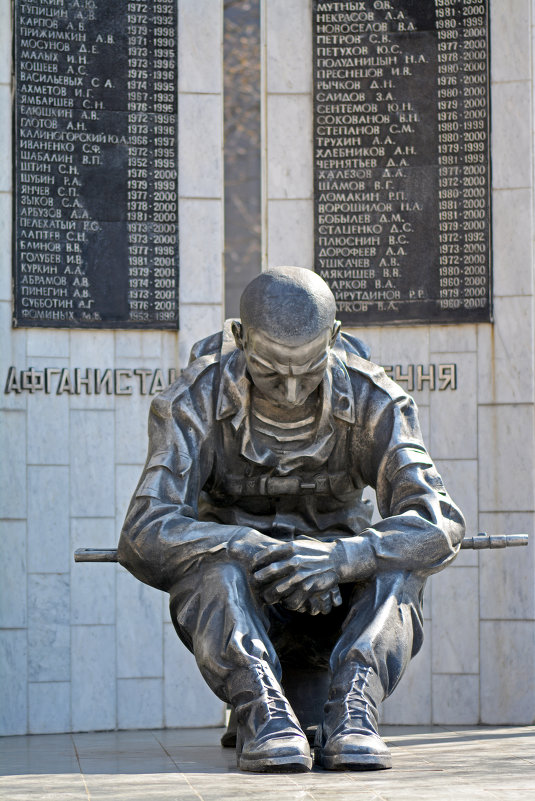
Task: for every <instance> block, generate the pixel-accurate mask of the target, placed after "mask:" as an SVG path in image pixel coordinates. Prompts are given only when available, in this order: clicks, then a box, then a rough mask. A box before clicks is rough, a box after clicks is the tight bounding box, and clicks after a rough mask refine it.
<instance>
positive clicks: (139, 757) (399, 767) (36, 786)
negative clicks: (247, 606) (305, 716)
mask: <svg viewBox="0 0 535 801" xmlns="http://www.w3.org/2000/svg"><path fill="white" fill-rule="evenodd" d="M382 733H383V736H384V737H385V739H386V740H387V741H388V743H389V744H390V746H391V747H392V751H393V764H394V767H393V769H392V770H389V771H380V772H371V773H333V772H326V771H323V770H320V769H317V768H315V769H314V770H313V771H312V772H311V773H309V774H293V775H289V774H286V775H284V774H277V775H256V774H245V773H241V772H239V771H238V770H237V769H236V766H235V754H234V751H233V750H229V749H222V748H220V746H219V736H220V734H221V730H220V729H187V730H184V729H183V730H176V729H167V730H162V731H128V732H101V733H91V734H73V735H69V734H55V735H54V734H49V735H34V736H30V737H5V738H3V739H2V740H0V755H1V756H0V774H1V775H0V799H2V801H4V800H5V801H22V800H23V799H31V800H32V801H34V799H39V801H88V799H95V801H96V800H97V799H98V801H112V800H113V801H137V800H138V799H139V801H141V800H142V801H152V799H157V800H158V801H238V800H239V799H253V798H255V799H258V801H294V799H296V800H299V801H349V799H351V801H374V800H376V801H413V799H426V800H427V799H429V801H442V799H452V801H471V799H474V801H479V800H480V799H487V800H488V801H493V799H500V801H513V800H514V801H524V799H525V801H528V799H529V801H533V800H534V799H535V727H533V726H532V727H522V728H520V727H518V728H516V727H515V728H512V727H507V728H504V727H501V728H493V727H472V728H465V729H463V728H461V727H458V728H455V729H447V728H444V727H433V728H430V727H427V728H422V727H405V728H400V727H394V726H390V727H387V726H385V727H383V730H382Z"/></svg>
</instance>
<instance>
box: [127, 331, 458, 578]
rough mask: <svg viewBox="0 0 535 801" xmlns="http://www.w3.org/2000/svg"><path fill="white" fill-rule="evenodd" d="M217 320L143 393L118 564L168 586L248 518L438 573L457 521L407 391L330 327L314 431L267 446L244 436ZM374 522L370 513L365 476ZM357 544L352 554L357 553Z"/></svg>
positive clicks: (453, 546)
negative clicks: (304, 439) (142, 440)
mask: <svg viewBox="0 0 535 801" xmlns="http://www.w3.org/2000/svg"><path fill="white" fill-rule="evenodd" d="M230 322H231V321H227V324H226V325H225V329H224V330H223V332H220V333H219V334H216V335H214V336H212V337H208V338H207V339H205V340H202V341H201V342H200V343H197V345H195V346H194V348H193V350H192V357H191V360H190V364H189V366H188V368H187V369H186V370H185V371H184V372H183V374H182V376H181V378H179V379H178V381H176V382H175V383H174V384H173V385H172V386H171V387H169V389H167V390H166V391H165V392H163V393H162V394H161V395H158V396H157V397H156V398H155V399H154V400H153V402H152V405H151V410H150V415H149V450H148V456H147V461H146V464H145V467H144V470H143V473H142V475H141V479H140V481H139V484H138V486H137V488H136V490H135V492H134V496H133V498H132V501H131V503H130V507H129V510H128V513H127V516H126V520H125V523H124V526H123V530H122V533H121V539H120V542H119V561H120V562H121V564H123V565H124V566H125V567H126V568H127V569H128V570H130V571H131V572H132V573H133V574H134V575H135V576H136V577H137V578H138V579H140V580H141V581H144V582H146V583H148V584H151V585H152V586H155V587H159V588H160V589H164V590H169V589H170V588H171V587H172V586H173V584H175V583H176V582H177V581H178V580H179V579H180V576H181V575H183V573H184V572H185V571H189V570H194V569H195V565H196V563H198V560H199V559H202V558H205V557H206V556H207V555H210V554H212V555H214V556H215V555H216V554H218V553H222V552H224V551H225V550H226V547H227V544H228V542H229V540H230V539H231V538H232V537H236V536H240V535H241V534H244V533H246V532H247V531H249V530H250V529H251V528H254V529H256V530H258V531H261V532H263V533H265V534H268V535H269V536H271V537H274V538H276V539H289V538H290V539H291V538H296V537H299V536H303V535H306V536H310V537H317V538H321V539H328V540H338V539H343V540H344V544H345V546H346V550H348V551H349V553H350V555H351V558H354V559H364V558H366V559H368V561H369V560H370V558H372V557H373V563H374V569H376V570H389V569H404V570H416V571H421V572H423V573H425V574H429V573H432V572H436V571H437V570H440V569H441V568H442V567H444V566H445V565H446V564H448V563H449V562H450V561H451V560H452V559H453V558H454V556H455V555H456V553H457V550H458V546H459V543H460V541H461V539H462V537H463V535H464V521H463V517H462V514H461V513H460V511H459V509H458V508H457V507H456V506H455V504H454V503H453V502H452V500H451V498H450V497H449V495H448V494H447V492H446V490H445V488H444V485H443V483H442V480H441V478H440V476H439V474H438V472H437V470H436V468H435V466H434V465H433V462H432V460H431V458H430V456H429V454H428V453H427V450H426V448H425V445H424V443H423V440H422V436H421V433H420V428H419V424H418V417H417V410H416V405H415V403H414V401H413V400H412V398H411V397H410V396H409V395H407V394H406V392H404V390H403V389H402V388H400V387H399V386H398V385H397V384H395V383H394V382H392V381H391V380H390V379H389V378H387V376H386V375H385V373H384V371H383V370H382V368H380V367H378V366H377V365H375V364H373V363H372V362H370V361H368V360H367V358H366V357H367V355H368V353H367V350H366V348H365V346H364V345H363V343H361V342H360V341H359V340H357V339H355V338H354V337H350V336H348V335H345V334H342V335H340V336H339V337H338V338H337V341H336V343H335V345H334V347H333V348H332V349H331V351H330V354H329V362H328V367H327V369H326V372H325V376H324V378H323V382H322V384H321V386H320V401H319V403H320V404H321V406H320V408H319V410H318V428H317V434H316V437H315V440H314V442H313V443H312V444H308V445H306V446H305V447H303V448H302V449H294V450H293V451H291V452H289V453H286V454H283V455H282V456H281V455H280V454H278V455H277V454H275V453H273V452H271V451H270V450H269V448H267V447H266V446H261V445H259V443H258V442H255V439H254V437H253V436H252V434H251V421H250V413H251V388H252V384H251V380H250V378H249V375H248V373H247V369H246V363H245V357H244V354H243V352H242V351H241V350H239V349H237V348H236V346H235V343H234V338H233V336H232V333H231V329H230ZM367 486H370V487H372V488H373V489H375V492H376V497H377V506H378V510H379V512H380V514H381V516H382V518H383V519H382V520H380V521H378V522H377V523H374V524H373V525H372V524H371V512H372V508H371V504H370V502H369V501H364V500H363V498H362V492H363V490H364V488H365V487H367ZM363 549H365V551H366V553H364V550H363Z"/></svg>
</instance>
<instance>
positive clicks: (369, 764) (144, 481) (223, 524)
mask: <svg viewBox="0 0 535 801" xmlns="http://www.w3.org/2000/svg"><path fill="white" fill-rule="evenodd" d="M240 311H241V321H237V320H234V321H228V322H227V324H226V325H225V328H224V330H223V331H222V332H220V333H218V334H215V335H213V336H210V337H208V338H206V339H204V340H202V341H201V342H199V343H197V344H196V345H195V346H194V348H193V350H192V355H191V361H190V364H189V366H188V368H187V369H186V370H185V371H184V372H183V374H182V377H181V378H180V379H179V380H178V381H177V382H176V383H175V384H173V385H172V386H171V387H170V388H169V389H167V390H166V391H165V392H163V393H162V394H161V395H159V396H158V397H156V398H155V399H154V401H153V403H152V407H151V411H150V419H149V436H150V444H149V451H148V458H147V462H146V465H145V468H144V470H143V474H142V476H141V479H140V482H139V484H138V486H137V489H136V491H135V493H134V497H133V499H132V501H131V504H130V508H129V511H128V514H127V518H126V521H125V524H124V528H123V531H122V534H121V540H120V543H119V561H120V562H121V564H123V565H124V566H125V567H126V568H127V569H128V570H130V571H131V572H132V573H133V574H134V575H135V576H137V578H138V579H140V580H141V581H144V582H146V583H147V584H150V585H152V586H154V587H158V588H160V589H162V590H165V591H167V592H169V594H170V599H171V600H170V607H171V616H172V619H173V622H174V625H175V627H176V630H177V633H178V636H179V637H180V638H181V640H182V641H183V642H184V643H185V645H186V646H187V647H188V648H189V649H190V650H191V651H192V652H193V654H194V655H195V659H196V661H197V664H198V666H199V669H200V671H201V673H202V675H203V676H204V678H205V680H206V682H207V683H208V685H209V686H210V687H211V689H212V690H213V692H214V693H215V694H216V695H217V696H218V697H219V698H221V699H222V700H223V701H226V702H227V703H228V704H230V705H231V707H232V708H233V709H234V711H235V716H236V720H237V755H238V765H239V767H240V768H241V769H243V770H248V771H265V772H268V771H304V770H308V769H310V768H311V767H312V758H311V753H310V748H309V744H308V741H307V737H306V735H305V732H304V731H303V728H302V726H301V724H300V722H299V720H298V718H297V716H296V714H295V713H294V710H293V709H292V707H291V705H290V703H289V701H288V699H287V697H286V695H285V693H284V690H283V688H282V686H281V678H282V677H283V669H284V670H285V669H286V667H288V670H290V671H293V672H294V674H295V671H299V669H302V670H303V671H304V672H306V671H309V670H311V669H314V668H318V669H320V670H321V669H323V670H328V671H329V673H328V676H329V688H328V698H327V701H326V703H325V707H324V710H323V716H322V722H321V725H320V726H318V730H317V734H316V742H315V750H316V759H317V762H318V764H319V765H322V766H323V767H324V768H326V769H328V770H364V769H381V768H389V767H391V755H390V752H389V750H388V748H387V746H386V744H385V743H384V742H383V740H382V739H381V738H380V737H379V734H378V728H377V719H378V710H379V706H380V704H381V702H382V701H383V699H384V698H386V697H387V696H388V695H390V693H391V692H392V691H393V690H394V688H395V687H396V685H397V683H398V682H399V680H400V678H401V676H402V675H403V672H404V670H405V668H406V667H407V665H408V663H409V660H410V659H411V657H412V656H414V655H415V654H416V653H417V652H418V650H419V649H420V647H421V644H422V619H423V615H422V594H423V590H424V585H425V582H426V579H427V577H428V576H429V575H430V574H432V573H435V572H437V571H439V570H442V569H443V568H444V567H446V566H447V565H448V564H449V563H450V562H451V561H452V560H453V559H454V558H455V556H456V553H457V551H458V548H459V544H460V542H461V540H462V538H463V535H464V521H463V517H462V515H461V513H460V511H459V509H458V508H457V506H455V504H454V503H453V502H452V500H451V498H450V497H449V495H448V494H447V492H446V490H445V488H444V485H443V483H442V480H441V478H440V476H439V474H438V472H437V470H436V468H435V466H434V465H433V462H432V460H431V458H430V457H429V454H428V453H427V450H426V448H425V445H424V443H423V440H422V436H421V433H420V428H419V424H418V416H417V410H416V406H415V404H414V402H413V400H412V398H411V397H410V396H409V395H407V394H406V392H405V391H404V390H403V389H402V388H400V387H399V386H397V385H396V384H395V383H393V382H392V381H390V380H389V379H388V378H387V377H386V375H385V373H384V371H383V370H382V369H381V368H380V367H378V366H377V365H375V364H372V363H371V362H370V361H368V355H369V354H368V351H367V349H366V347H365V346H364V345H363V344H362V343H361V342H360V341H359V340H357V339H356V338H354V337H352V336H349V335H346V334H343V333H341V331H340V323H338V322H337V321H336V319H335V312H336V307H335V301H334V297H333V295H332V293H331V291H330V289H329V288H328V286H327V285H326V284H325V282H324V281H323V280H322V279H321V278H320V277H319V276H318V275H316V274H315V273H314V272H312V271H310V270H305V269H302V268H297V267H282V268H277V269H273V270H269V271H267V272H265V273H262V274H261V275H260V276H258V277H257V278H256V279H255V280H254V281H252V282H251V283H250V284H249V285H248V286H247V287H246V289H245V291H244V293H243V296H242V299H241V309H240ZM367 486H370V487H373V488H374V489H375V492H376V495H377V504H378V509H379V512H380V514H381V516H382V518H383V519H382V520H381V521H379V522H377V523H373V524H372V523H371V504H370V503H369V502H368V501H365V500H363V497H362V493H363V490H364V488H365V487H367ZM320 717H321V715H320Z"/></svg>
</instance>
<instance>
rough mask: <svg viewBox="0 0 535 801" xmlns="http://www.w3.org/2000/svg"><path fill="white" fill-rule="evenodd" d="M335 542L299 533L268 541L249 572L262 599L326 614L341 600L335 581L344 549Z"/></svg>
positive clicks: (337, 577) (339, 571)
mask: <svg viewBox="0 0 535 801" xmlns="http://www.w3.org/2000/svg"><path fill="white" fill-rule="evenodd" d="M336 546H337V543H335V542H322V541H321V540H314V539H311V538H309V537H302V538H299V539H297V540H294V541H292V542H283V543H278V544H277V545H269V546H268V547H266V548H265V549H263V550H262V551H261V552H259V553H258V554H256V556H254V557H253V561H252V572H253V575H254V578H255V580H256V582H257V583H258V585H259V587H260V591H261V594H262V597H263V599H264V601H265V602H266V603H268V604H274V603H282V604H284V606H286V607H288V608H289V609H295V610H305V611H309V612H311V613H312V614H318V613H319V612H322V613H323V614H327V613H328V612H330V611H331V609H332V606H333V605H334V606H338V605H339V604H340V603H341V602H342V599H341V596H340V592H339V590H338V584H339V583H340V576H341V569H342V567H343V559H344V555H345V552H344V551H343V549H342V550H340V549H339V548H337V547H336Z"/></svg>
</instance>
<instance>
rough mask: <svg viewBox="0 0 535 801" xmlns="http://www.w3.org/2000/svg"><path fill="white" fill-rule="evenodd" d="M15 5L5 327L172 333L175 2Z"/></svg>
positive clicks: (82, 0) (51, 0)
mask: <svg viewBox="0 0 535 801" xmlns="http://www.w3.org/2000/svg"><path fill="white" fill-rule="evenodd" d="M14 9H15V65H16V96H15V132H16V135H15V160H14V163H15V187H16V198H15V231H16V236H15V250H14V253H15V256H14V283H15V303H14V307H15V308H14V325H16V326H52V327H83V328H94V327H95V328H97V327H98V328H176V327H177V324H178V228H177V211H178V200H177V161H178V155H177V108H176V104H177V100H176V98H177V35H176V31H177V20H176V2H175V0H157V2H154V3H152V2H151V3H140V2H134V1H133V0H40V2H33V3H31V2H28V3H27V2H24V0H22V2H17V3H15V4H14Z"/></svg>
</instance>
